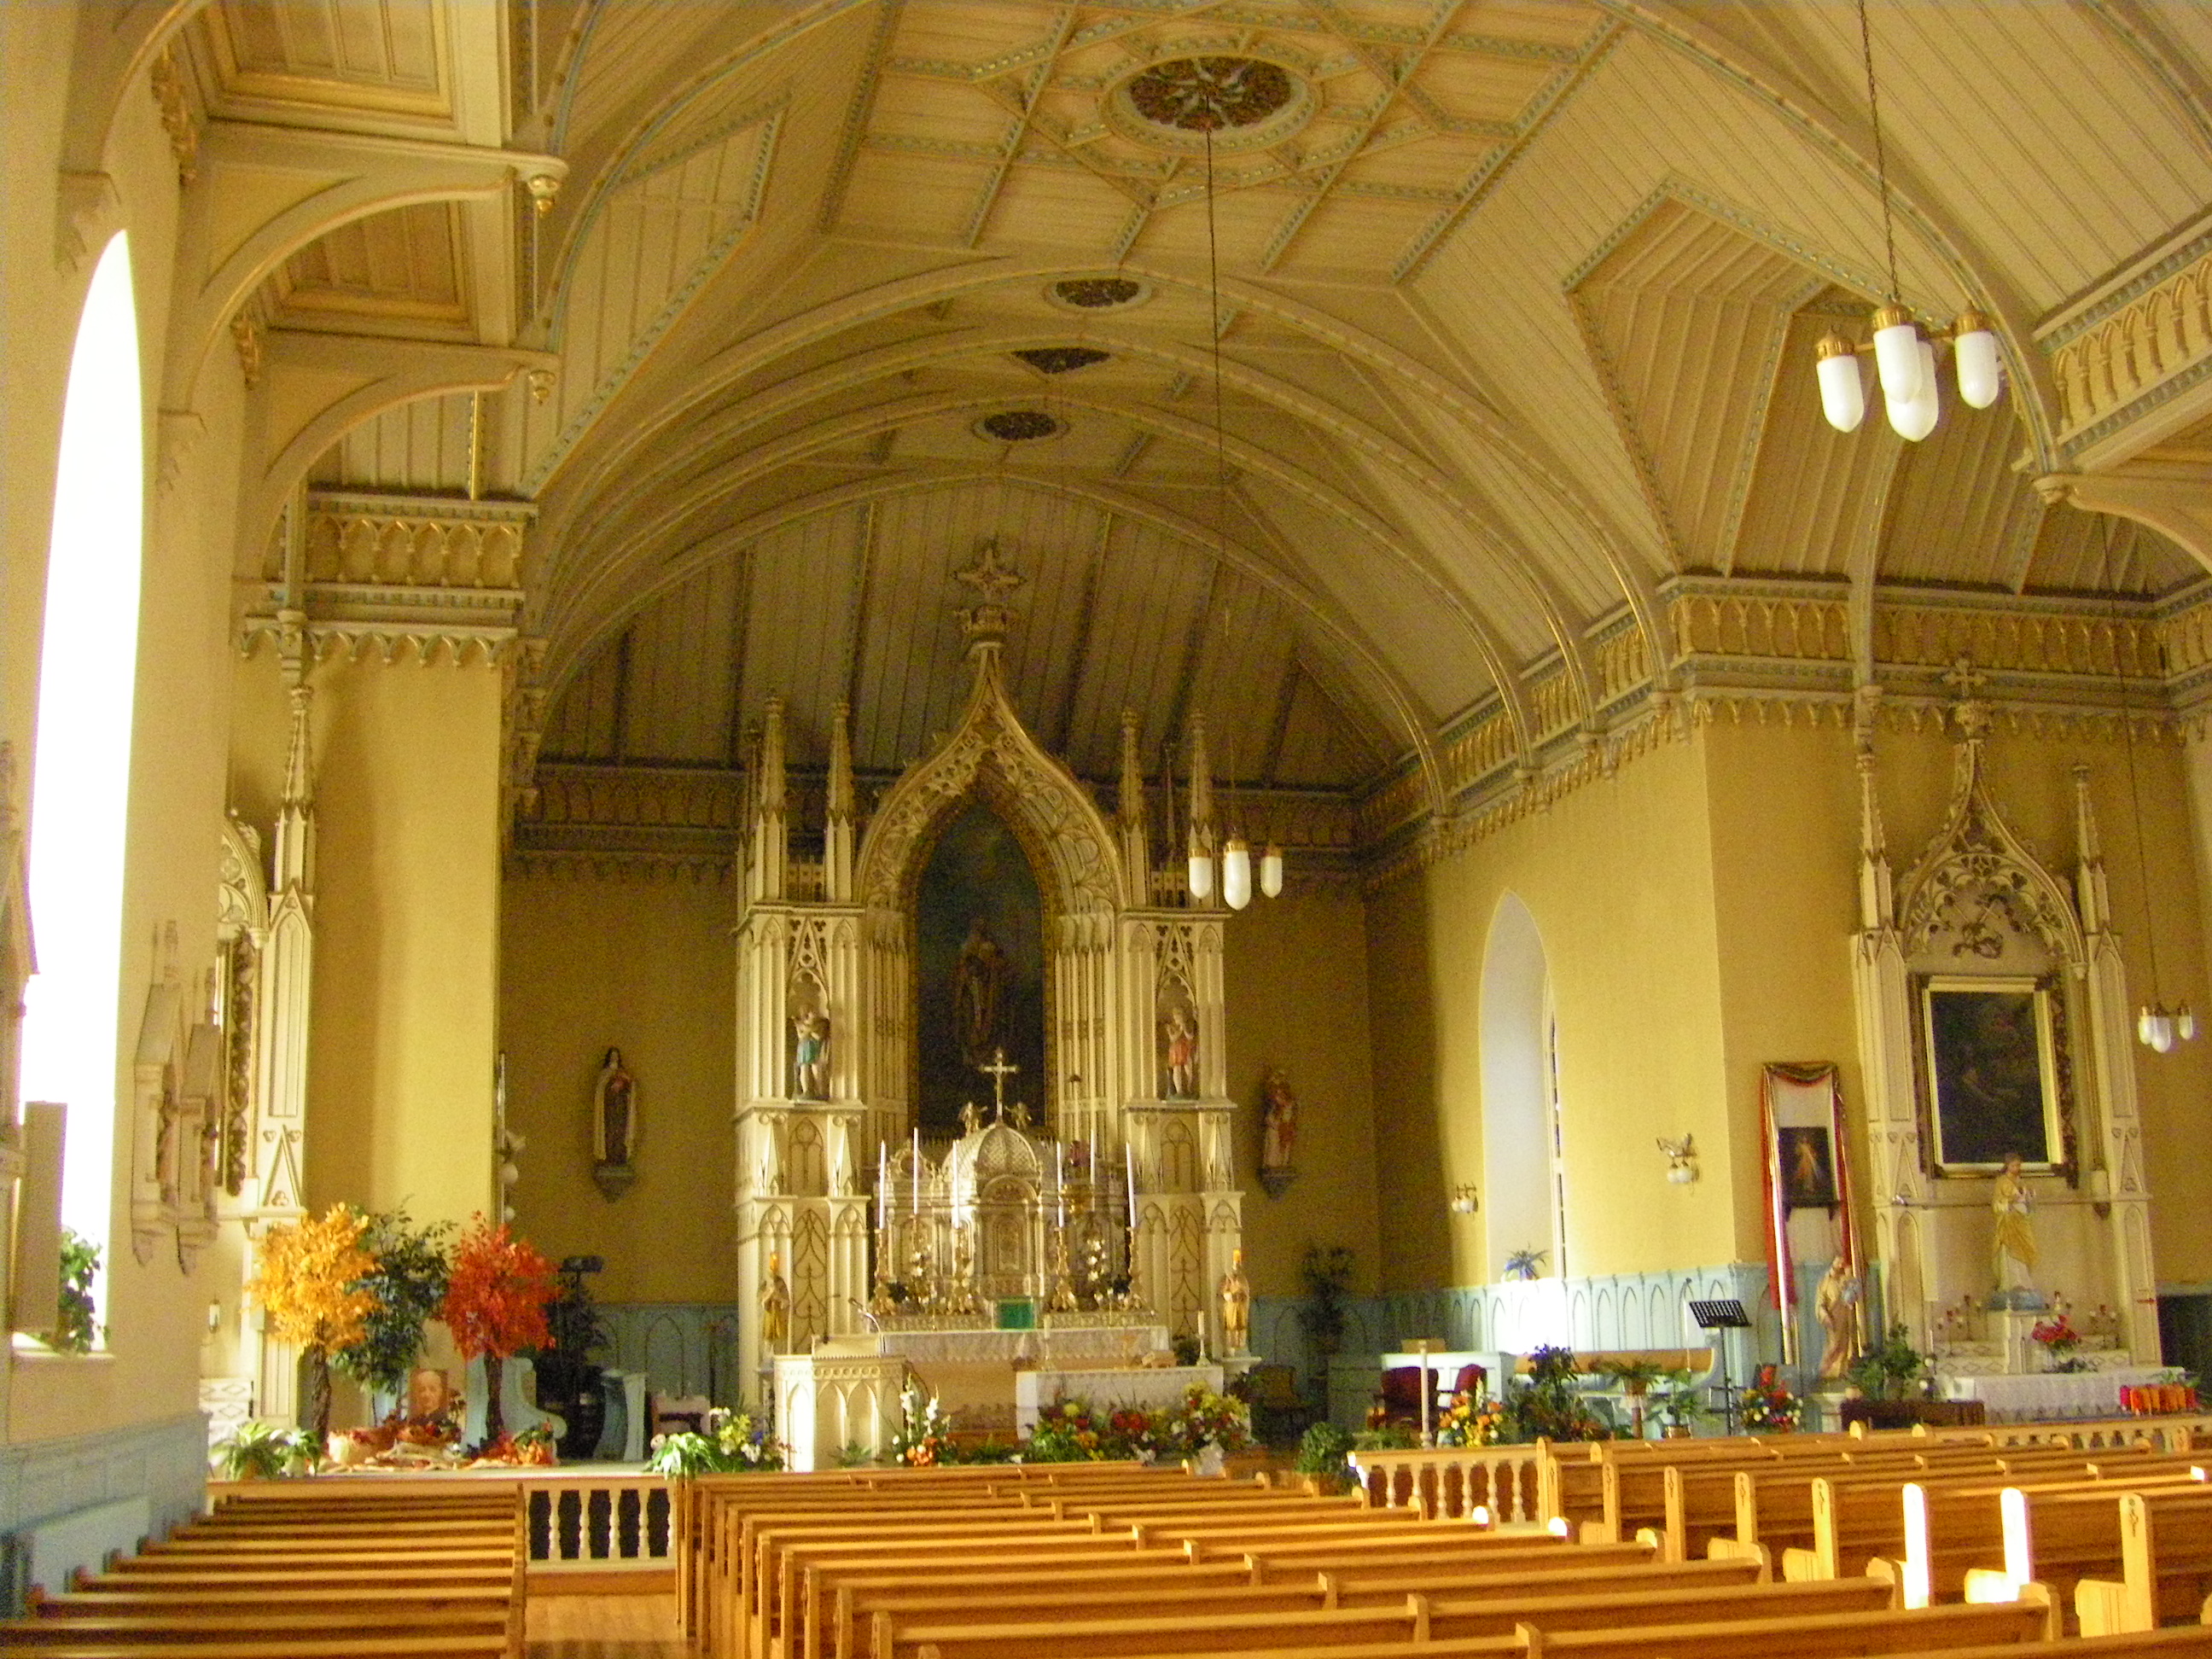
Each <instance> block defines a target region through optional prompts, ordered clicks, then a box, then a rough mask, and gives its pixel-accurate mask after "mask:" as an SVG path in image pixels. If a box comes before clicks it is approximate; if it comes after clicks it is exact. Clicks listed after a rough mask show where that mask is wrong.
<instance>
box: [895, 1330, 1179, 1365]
mask: <svg viewBox="0 0 2212 1659" xmlns="http://www.w3.org/2000/svg"><path fill="white" fill-rule="evenodd" d="M875 1340H876V1341H877V1343H878V1345H879V1346H878V1352H883V1353H896V1354H902V1355H904V1356H905V1357H906V1358H908V1359H909V1360H911V1361H913V1362H914V1363H915V1364H917V1365H927V1364H929V1363H930V1362H931V1361H932V1360H938V1361H945V1360H951V1361H953V1362H955V1363H957V1364H992V1363H994V1362H995V1363H998V1364H1012V1363H1013V1362H1014V1361H1016V1360H1017V1359H1020V1360H1025V1361H1026V1360H1034V1361H1036V1363H1037V1364H1044V1365H1050V1364H1055V1363H1057V1364H1063V1365H1070V1364H1072V1365H1093V1366H1105V1365H1133V1364H1135V1363H1136V1362H1137V1360H1138V1358H1139V1356H1141V1355H1144V1354H1146V1353H1150V1352H1153V1351H1154V1350H1155V1349H1160V1348H1165V1347H1167V1346H1169V1339H1168V1332H1167V1327H1166V1326H1164V1325H1109V1326H1102V1327H1091V1328H1081V1327H1078V1328H1074V1329H1060V1330H1043V1331H1000V1330H972V1331H885V1332H884V1333H883V1334H881V1335H880V1336H878V1337H877V1338H876V1339H875Z"/></svg>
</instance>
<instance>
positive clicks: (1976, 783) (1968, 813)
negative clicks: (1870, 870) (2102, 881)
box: [1898, 703, 2088, 975]
mask: <svg viewBox="0 0 2212 1659" xmlns="http://www.w3.org/2000/svg"><path fill="white" fill-rule="evenodd" d="M1959 712H1960V724H1961V726H1963V727H1964V728H1965V731H1966V739H1965V741H1964V742H1963V743H1961V744H1960V746H1959V753H1958V760H1957V763H1956V765H1955V767H1954V770H1953V773H1952V780H1951V805H1950V811H1949V812H1948V815H1947V816H1946V817H1945V819H1944V823H1943V828H1942V829H1941V830H1940V831H1938V832H1937V834H1936V837H1935V839H1934V840H1933V841H1931V842H1929V844H1928V850H1927V851H1926V852H1924V853H1923V854H1921V856H1920V861H1919V862H1918V863H1917V865H1915V866H1913V869H1912V873H1911V875H1910V876H1909V877H1907V878H1906V879H1905V896H1904V902H1902V904H1900V905H1899V911H1898V915H1899V927H1900V930H1901V932H1902V933H1903V935H1904V945H1905V954H1906V955H1907V956H1908V957H1912V956H1916V955H1917V954H1918V953H1920V952H1921V951H1924V950H1926V949H1927V948H1928V946H1929V943H1930V942H1931V941H1932V940H1933V939H1934V938H1935V936H1936V934H1937V933H1957V934H1959V935H1960V939H1962V941H1965V942H1966V943H1967V944H1968V945H1971V944H1972V941H1974V940H1975V939H1977V938H1978V937H1984V936H1986V937H1989V938H1990V939H1992V940H1993V941H1995V940H1996V935H1995V934H1994V933H1993V932H1992V930H1991V929H1990V922H1991V921H1992V919H1993V918H2001V919H2002V921H2004V922H2006V923H2007V924H2008V927H2009V928H2010V930H2011V931H2012V932H2014V933H2019V934H2022V935H2027V936H2033V937H2035V938H2039V939H2041V940H2042V941H2043V943H2044V945H2045V946H2046V947H2047V948H2048V949H2049V951H2051V956H2052V957H2053V958H2054V959H2055V960H2057V961H2063V962H2064V963H2065V964H2066V965H2067V967H2068V968H2069V969H2071V970H2072V971H2073V972H2074V973H2075V974H2077V975H2079V974H2081V973H2082V972H2084V971H2085V970H2086V969H2087V964H2088V950H2087V945H2086V943H2085V941H2084V940H2083V939H2082V936H2081V919H2080V917H2079V916H2078V915H2076V913H2075V908H2074V902H2073V899H2072V896H2071V895H2070V893H2069V890H2068V888H2067V885H2066V884H2065V883H2064V882H2063V881H2061V880H2060V879H2059V878H2057V876H2056V875H2054V874H2052V873H2051V871H2050V869H2049V868H2047V867H2046V866H2045V865H2044V863H2043V861H2042V860H2040V859H2039V858H2037V857H2036V855H2035V853H2034V850H2033V848H2030V847H2029V846H2028V844H2027V842H2025V841H2023V840H2022V839H2021V837H2020V836H2018V835H2017V834H2015V832H2014V830H2013V829H2012V826H2011V825H2010V824H2008V823H2006V822H2005V820H2004V815H2003V814H2002V812H2000V811H1998V810H1997V806H1996V802H1995V801H1994V800H1992V799H1990V794H1989V790H1988V786H1987V781H1986V780H1985V779H1984V777H1983V775H1982V736H1983V732H1984V731H1985V730H1986V725H1985V718H1986V717H1985V716H1984V718H1983V719H1982V720H1977V718H1976V715H1977V714H1979V713H1980V710H1979V707H1978V705H1975V704H1971V703H1969V704H1966V705H1964V706H1962V707H1961V708H1960V711H1959ZM1998 942H2000V943H2001V941H1998ZM1991 954H1994V952H1992V953H1991Z"/></svg>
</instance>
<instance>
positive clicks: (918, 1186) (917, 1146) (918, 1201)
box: [914, 1123, 921, 1216]
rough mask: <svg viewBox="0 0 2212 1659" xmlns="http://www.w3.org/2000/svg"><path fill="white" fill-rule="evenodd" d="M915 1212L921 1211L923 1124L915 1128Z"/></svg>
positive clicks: (917, 1214) (916, 1213)
mask: <svg viewBox="0 0 2212 1659" xmlns="http://www.w3.org/2000/svg"><path fill="white" fill-rule="evenodd" d="M914 1212H915V1215H916V1216H919V1215H921V1125H920V1124H918V1123H917V1124H916V1125H915V1128H914Z"/></svg>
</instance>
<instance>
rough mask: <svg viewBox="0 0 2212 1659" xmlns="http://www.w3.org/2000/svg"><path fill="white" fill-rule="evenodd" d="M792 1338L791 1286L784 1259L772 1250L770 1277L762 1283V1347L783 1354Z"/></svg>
mask: <svg viewBox="0 0 2212 1659" xmlns="http://www.w3.org/2000/svg"><path fill="white" fill-rule="evenodd" d="M790 1337H791V1286H790V1285H787V1284H786V1283H784V1279H783V1261H782V1258H781V1257H780V1256H779V1255H776V1254H775V1252H774V1251H772V1250H771V1251H770V1252H769V1258H768V1277H767V1278H766V1279H763V1280H762V1281H761V1346H762V1347H763V1348H764V1349H766V1350H767V1351H768V1352H769V1353H771V1354H778V1353H781V1352H783V1345H784V1344H785V1342H787V1340H790Z"/></svg>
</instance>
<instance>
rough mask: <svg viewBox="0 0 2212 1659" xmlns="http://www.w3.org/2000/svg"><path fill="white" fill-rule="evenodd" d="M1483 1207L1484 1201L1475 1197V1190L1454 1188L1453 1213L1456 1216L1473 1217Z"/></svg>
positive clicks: (1452, 1196) (1452, 1198)
mask: <svg viewBox="0 0 2212 1659" xmlns="http://www.w3.org/2000/svg"><path fill="white" fill-rule="evenodd" d="M1481 1207H1482V1200H1480V1199H1478V1198H1477V1197H1475V1195H1474V1188H1472V1187H1455V1188H1452V1195H1451V1212H1452V1213H1453V1214H1454V1215H1473V1214H1474V1212H1476V1211H1477V1210H1479V1209H1480V1208H1481Z"/></svg>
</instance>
